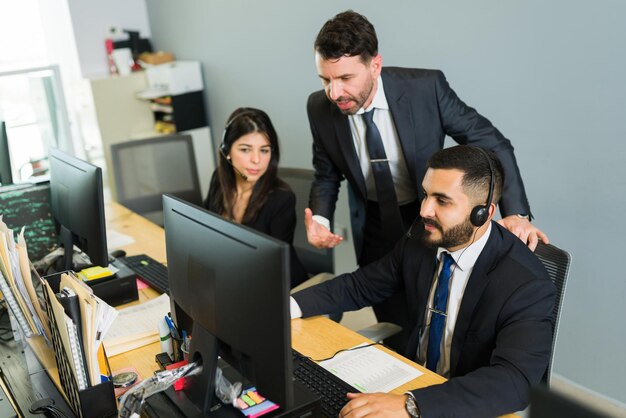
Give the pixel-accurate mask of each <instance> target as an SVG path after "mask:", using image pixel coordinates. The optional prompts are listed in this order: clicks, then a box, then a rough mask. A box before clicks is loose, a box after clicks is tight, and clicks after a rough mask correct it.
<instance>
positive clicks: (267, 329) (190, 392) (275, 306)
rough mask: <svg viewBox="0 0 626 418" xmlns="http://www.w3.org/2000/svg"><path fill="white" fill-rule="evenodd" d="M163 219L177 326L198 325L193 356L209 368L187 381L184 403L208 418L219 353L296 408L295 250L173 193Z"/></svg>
mask: <svg viewBox="0 0 626 418" xmlns="http://www.w3.org/2000/svg"><path fill="white" fill-rule="evenodd" d="M163 215H164V220H165V241H166V248H167V268H168V276H169V282H170V283H169V285H170V299H171V303H172V314H173V316H174V319H175V321H176V323H177V324H178V327H179V328H182V329H186V330H189V326H190V321H189V320H191V322H192V323H193V325H192V326H191V335H192V336H193V337H192V339H191V349H190V353H189V358H190V361H196V360H200V361H201V362H202V366H203V370H202V374H200V375H196V376H191V377H188V378H186V381H185V389H184V391H185V396H186V399H187V400H186V402H189V403H191V404H193V406H194V408H196V411H197V412H198V413H200V414H205V413H207V411H208V410H209V408H210V407H211V405H212V398H213V394H214V380H215V369H216V365H217V356H218V354H219V355H220V356H221V357H222V359H224V360H225V361H226V362H227V363H228V364H229V365H230V366H231V367H233V368H235V369H236V370H238V371H239V372H240V373H241V374H242V375H243V376H244V377H245V378H247V379H248V380H249V381H250V382H252V383H253V384H254V385H255V386H256V387H257V389H258V391H259V393H260V394H262V395H263V396H264V397H266V398H267V399H270V400H271V401H272V402H274V403H276V404H278V405H279V406H280V407H281V408H285V409H287V410H288V409H291V408H292V405H293V387H292V354H291V328H290V326H291V323H290V315H289V283H290V280H289V245H287V244H286V243H284V242H282V241H279V240H276V239H274V238H272V237H270V236H268V235H265V234H262V233H260V232H258V231H255V230H253V229H251V228H248V227H245V226H241V225H238V224H234V223H232V222H229V221H227V220H225V219H224V218H222V217H220V216H217V215H215V214H212V213H210V212H208V211H206V210H204V209H202V208H200V207H197V206H194V205H191V204H189V203H186V202H184V201H183V200H180V199H178V198H175V197H173V196H169V195H165V196H164V197H163ZM176 403H177V405H179V404H180V403H181V401H180V399H177V402H176ZM187 415H192V414H187Z"/></svg>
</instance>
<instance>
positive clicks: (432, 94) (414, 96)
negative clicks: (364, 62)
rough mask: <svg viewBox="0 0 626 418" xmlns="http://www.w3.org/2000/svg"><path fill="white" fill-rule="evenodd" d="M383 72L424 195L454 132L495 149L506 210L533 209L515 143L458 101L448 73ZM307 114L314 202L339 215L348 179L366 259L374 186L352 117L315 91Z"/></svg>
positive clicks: (320, 211)
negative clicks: (425, 182) (370, 187)
mask: <svg viewBox="0 0 626 418" xmlns="http://www.w3.org/2000/svg"><path fill="white" fill-rule="evenodd" d="M381 77H382V80H383V87H384V90H385V96H386V98H387V102H388V103H389V108H390V111H391V115H392V117H393V121H394V124H395V127H396V130H397V132H398V136H399V139H400V144H401V147H402V153H403V154H404V159H405V161H406V166H407V169H408V171H409V175H410V178H411V180H412V182H413V185H414V186H415V188H416V189H417V190H418V193H419V196H420V198H421V197H422V190H421V184H422V179H423V177H424V174H425V172H426V162H427V160H428V158H429V157H430V156H431V155H432V154H434V153H435V152H436V151H438V150H440V149H442V148H443V146H444V139H445V136H446V135H448V136H450V137H452V138H453V139H454V140H455V141H456V142H458V143H459V144H471V145H476V146H480V147H482V148H486V149H489V150H492V151H494V152H495V153H496V155H497V156H498V158H499V159H500V161H501V162H502V166H503V169H504V189H503V194H502V198H501V200H500V211H501V213H502V215H503V216H506V215H511V214H516V213H525V214H530V207H529V205H528V200H527V198H526V192H525V190H524V184H523V183H522V179H521V176H520V173H519V169H518V167H517V162H516V160H515V155H514V154H513V147H512V146H511V143H510V141H509V140H508V139H506V138H505V137H504V136H503V135H502V134H501V133H500V131H498V130H497V129H496V128H495V127H494V126H493V125H492V124H491V122H489V121H488V120H487V119H486V118H484V117H483V116H481V115H480V114H478V112H476V110H475V109H473V108H471V107H469V106H467V105H466V104H465V103H463V101H461V99H459V97H458V96H457V95H456V93H455V92H454V91H453V90H452V89H451V88H450V86H449V85H448V82H447V81H446V78H445V76H444V75H443V73H442V72H441V71H438V70H423V69H407V68H397V67H385V68H383V70H382V74H381ZM307 112H308V116H309V123H310V126H311V133H312V135H313V166H314V167H315V180H314V182H313V185H312V188H311V194H310V200H309V205H310V207H311V210H312V211H313V213H314V214H317V215H322V216H324V217H326V218H328V219H331V220H332V218H333V213H334V212H335V203H336V201H337V195H338V193H339V185H340V182H341V181H342V180H343V179H344V178H345V179H347V180H348V184H349V199H350V215H351V221H352V233H353V236H354V245H355V250H356V255H357V259H359V258H360V255H361V253H362V248H363V228H364V222H365V216H366V213H365V210H366V207H367V204H366V203H367V192H366V186H365V179H364V178H363V173H362V171H361V167H360V165H359V161H358V158H357V155H356V151H355V149H354V144H353V140H352V134H351V132H350V126H349V122H348V117H347V116H345V115H343V114H342V113H341V111H340V110H339V109H338V108H337V106H336V105H335V104H334V103H332V102H330V101H329V100H328V98H327V97H326V95H325V93H324V91H318V92H315V93H313V94H311V96H309V100H308V103H307ZM417 215H418V214H415V216H417ZM390 245H393V243H391V244H390Z"/></svg>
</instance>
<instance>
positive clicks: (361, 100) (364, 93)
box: [333, 80, 374, 115]
mask: <svg viewBox="0 0 626 418" xmlns="http://www.w3.org/2000/svg"><path fill="white" fill-rule="evenodd" d="M372 90H374V80H370V84H369V86H368V88H366V89H365V90H361V91H360V92H359V95H358V97H354V96H349V97H347V98H346V97H345V96H341V97H339V98H338V99H337V100H333V103H335V104H337V102H342V101H345V100H346V99H348V100H353V101H354V102H355V105H354V106H353V107H351V108H350V109H346V110H343V109H342V108H340V107H338V109H339V111H340V112H341V113H343V114H344V115H354V114H356V112H358V111H359V109H360V108H362V107H363V104H365V102H366V101H367V99H368V98H369V97H370V94H372Z"/></svg>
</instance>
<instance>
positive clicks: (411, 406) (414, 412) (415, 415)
mask: <svg viewBox="0 0 626 418" xmlns="http://www.w3.org/2000/svg"><path fill="white" fill-rule="evenodd" d="M407 395H409V396H408V397H407V398H406V402H405V404H404V407H405V408H406V412H408V413H409V416H410V417H411V418H420V417H421V416H422V415H421V414H420V409H419V408H418V407H417V403H416V402H415V398H414V397H413V394H412V393H407Z"/></svg>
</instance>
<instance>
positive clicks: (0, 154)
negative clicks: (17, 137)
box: [0, 120, 13, 185]
mask: <svg viewBox="0 0 626 418" xmlns="http://www.w3.org/2000/svg"><path fill="white" fill-rule="evenodd" d="M0 184H3V185H7V184H13V174H12V173H11V155H10V153H9V137H8V136H7V128H6V124H5V123H4V122H3V121H1V120H0Z"/></svg>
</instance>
